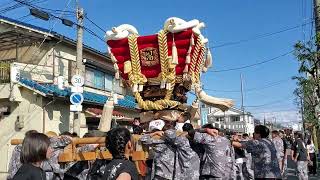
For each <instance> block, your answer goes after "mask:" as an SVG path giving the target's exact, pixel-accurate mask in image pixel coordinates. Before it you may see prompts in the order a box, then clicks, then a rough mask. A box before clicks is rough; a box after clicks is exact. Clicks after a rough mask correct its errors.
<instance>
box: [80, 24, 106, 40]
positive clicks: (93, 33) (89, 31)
mask: <svg viewBox="0 0 320 180" xmlns="http://www.w3.org/2000/svg"><path fill="white" fill-rule="evenodd" d="M83 29H84V30H86V31H87V32H88V33H90V34H91V35H93V36H95V37H96V38H98V39H99V40H101V41H102V42H105V39H104V38H102V37H100V36H99V35H97V34H96V33H95V32H93V31H92V30H90V29H88V28H87V27H83Z"/></svg>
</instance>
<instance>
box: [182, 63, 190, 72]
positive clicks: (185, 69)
mask: <svg viewBox="0 0 320 180" xmlns="http://www.w3.org/2000/svg"><path fill="white" fill-rule="evenodd" d="M187 72H189V65H188V64H186V66H185V67H184V70H183V73H187Z"/></svg>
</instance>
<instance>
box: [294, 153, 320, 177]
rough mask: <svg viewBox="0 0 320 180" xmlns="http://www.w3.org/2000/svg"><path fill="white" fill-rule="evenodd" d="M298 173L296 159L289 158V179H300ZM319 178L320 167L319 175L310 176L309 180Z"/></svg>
mask: <svg viewBox="0 0 320 180" xmlns="http://www.w3.org/2000/svg"><path fill="white" fill-rule="evenodd" d="M295 174H296V166H295V163H294V161H292V160H291V158H288V180H298V177H297V176H296V175H295ZM316 179H317V180H319V179H320V174H319V169H318V175H317V176H309V180H316Z"/></svg>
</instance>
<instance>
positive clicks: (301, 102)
mask: <svg viewBox="0 0 320 180" xmlns="http://www.w3.org/2000/svg"><path fill="white" fill-rule="evenodd" d="M302 98H303V97H300V106H301V122H302V132H303V133H304V130H305V125H304V116H303V113H304V110H303V99H302Z"/></svg>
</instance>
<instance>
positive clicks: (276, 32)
mask: <svg viewBox="0 0 320 180" xmlns="http://www.w3.org/2000/svg"><path fill="white" fill-rule="evenodd" d="M313 22H314V20H313V19H312V20H311V21H309V22H306V23H303V24H300V25H296V26H293V27H288V28H285V29H282V30H279V31H275V32H271V33H264V34H260V35H257V36H254V37H251V38H248V39H241V40H237V41H231V42H227V43H223V44H220V45H216V46H211V47H209V48H210V49H215V48H221V47H225V46H232V45H237V44H241V43H245V42H249V41H253V40H257V39H261V38H265V37H269V36H273V35H276V34H280V33H283V32H286V31H290V30H293V29H297V28H299V27H301V26H305V25H307V24H310V23H313Z"/></svg>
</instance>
